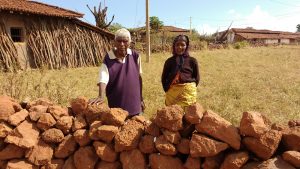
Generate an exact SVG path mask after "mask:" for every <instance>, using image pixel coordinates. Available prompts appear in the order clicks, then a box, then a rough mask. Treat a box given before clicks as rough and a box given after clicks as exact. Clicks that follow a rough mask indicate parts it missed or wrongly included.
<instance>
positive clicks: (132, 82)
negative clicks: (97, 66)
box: [104, 50, 142, 115]
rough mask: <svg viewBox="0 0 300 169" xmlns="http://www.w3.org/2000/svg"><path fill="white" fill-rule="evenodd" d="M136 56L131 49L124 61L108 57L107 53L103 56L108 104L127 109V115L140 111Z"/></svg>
mask: <svg viewBox="0 0 300 169" xmlns="http://www.w3.org/2000/svg"><path fill="white" fill-rule="evenodd" d="M138 58H139V55H138V54H137V53H136V52H135V51H133V50H132V55H127V56H126V57H125V59H126V60H125V63H120V62H119V61H118V60H117V59H110V58H109V56H108V54H107V55H106V56H105V58H104V64H105V65H106V66H107V68H108V72H109V81H108V84H107V86H106V96H107V99H108V105H109V107H110V108H116V107H117V108H122V109H124V110H126V111H128V112H129V115H137V114H139V113H141V112H142V108H141V100H142V99H141V84H140V83H141V82H140V78H139V76H140V73H139V66H138Z"/></svg>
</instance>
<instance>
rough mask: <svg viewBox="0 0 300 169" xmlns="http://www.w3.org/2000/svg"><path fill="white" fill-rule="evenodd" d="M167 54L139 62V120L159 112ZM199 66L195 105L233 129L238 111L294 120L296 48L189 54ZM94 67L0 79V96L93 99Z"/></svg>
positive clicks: (297, 105) (298, 72)
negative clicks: (143, 106)
mask: <svg viewBox="0 0 300 169" xmlns="http://www.w3.org/2000/svg"><path fill="white" fill-rule="evenodd" d="M170 55H171V54H170V53H159V54H152V55H151V60H150V63H145V54H142V58H143V60H142V61H143V82H144V87H143V91H144V99H145V102H146V106H147V108H146V111H145V116H146V117H151V116H152V114H154V113H156V110H157V109H158V108H160V107H163V106H164V92H163V89H162V86H161V83H160V76H161V72H162V67H163V64H164V61H165V60H166V59H167V58H168V57H170ZM191 55H192V56H194V57H196V58H197V60H198V61H199V65H200V73H201V82H200V85H199V86H198V98H197V100H198V102H200V103H201V104H202V105H203V106H204V107H205V108H206V109H211V110H213V111H214V112H216V113H219V114H220V115H221V116H222V117H224V118H225V119H227V120H229V121H231V122H232V123H234V124H236V125H238V124H239V121H240V118H241V115H242V113H243V112H244V111H258V112H261V113H263V114H265V115H266V116H267V117H268V118H269V119H270V120H271V121H272V122H279V123H286V122H287V121H288V120H291V119H300V46H279V47H268V48H267V47H262V48H246V49H239V50H235V49H222V50H214V51H209V50H204V51H197V52H191ZM98 69H99V68H97V67H89V68H78V69H63V70H35V71H27V72H21V73H17V74H7V73H0V94H7V95H10V96H12V97H14V98H16V99H18V100H23V99H31V100H32V99H35V98H38V97H47V98H49V99H50V100H52V101H54V102H56V103H58V104H61V105H68V104H69V100H70V99H71V98H74V97H77V96H85V97H87V98H92V97H96V96H97V93H98V88H97V86H96V83H97V80H98Z"/></svg>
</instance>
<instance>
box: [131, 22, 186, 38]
mask: <svg viewBox="0 0 300 169" xmlns="http://www.w3.org/2000/svg"><path fill="white" fill-rule="evenodd" d="M130 32H131V34H132V36H133V38H134V40H136V41H142V42H145V41H146V28H145V27H140V28H135V29H132V30H131V31H130ZM151 32H154V30H151ZM189 32H190V30H188V29H182V28H178V27H175V26H162V27H161V29H159V30H158V32H155V33H156V35H157V36H164V35H166V34H170V35H173V36H175V35H179V34H185V35H186V34H189Z"/></svg>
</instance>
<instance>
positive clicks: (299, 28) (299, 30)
mask: <svg viewBox="0 0 300 169" xmlns="http://www.w3.org/2000/svg"><path fill="white" fill-rule="evenodd" d="M297 32H300V24H298V25H297Z"/></svg>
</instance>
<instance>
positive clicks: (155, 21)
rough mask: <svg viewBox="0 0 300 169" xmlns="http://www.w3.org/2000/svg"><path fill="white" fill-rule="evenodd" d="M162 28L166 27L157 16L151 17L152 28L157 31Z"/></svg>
mask: <svg viewBox="0 0 300 169" xmlns="http://www.w3.org/2000/svg"><path fill="white" fill-rule="evenodd" d="M162 26H164V23H163V21H160V20H159V18H158V17H157V16H151V17H150V27H151V29H154V30H155V31H158V30H159V29H160V28H161V27H162Z"/></svg>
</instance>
